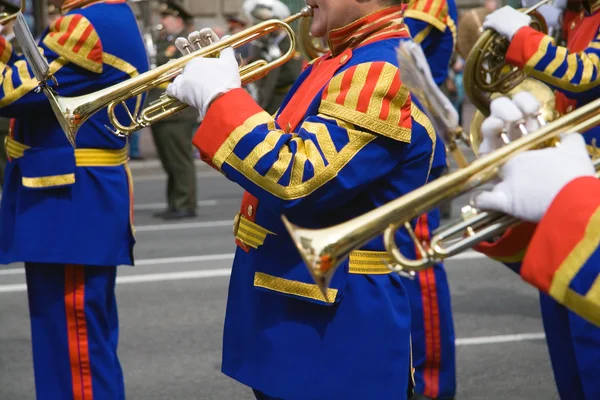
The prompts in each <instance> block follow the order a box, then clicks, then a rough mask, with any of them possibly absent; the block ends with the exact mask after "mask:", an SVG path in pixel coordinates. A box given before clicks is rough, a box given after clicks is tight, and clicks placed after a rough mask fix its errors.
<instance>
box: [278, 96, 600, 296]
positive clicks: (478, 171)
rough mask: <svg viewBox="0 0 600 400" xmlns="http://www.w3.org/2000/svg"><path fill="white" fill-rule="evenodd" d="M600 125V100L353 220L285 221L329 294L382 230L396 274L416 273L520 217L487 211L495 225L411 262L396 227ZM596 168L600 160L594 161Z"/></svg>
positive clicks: (422, 254) (312, 272)
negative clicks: (561, 139) (528, 155)
mask: <svg viewBox="0 0 600 400" xmlns="http://www.w3.org/2000/svg"><path fill="white" fill-rule="evenodd" d="M597 125H600V99H598V100H595V101H593V102H591V103H589V104H587V105H586V106H584V107H582V108H580V109H578V110H576V111H574V112H572V113H570V114H567V115H565V116H563V117H560V118H558V119H556V120H554V121H553V122H550V123H548V124H546V125H545V126H543V127H542V128H540V129H539V130H537V131H535V132H532V133H529V134H527V135H525V136H523V137H521V138H519V139H517V140H515V141H513V142H512V143H509V144H507V145H506V146H504V147H502V148H500V149H498V150H496V151H494V152H492V153H490V154H488V155H486V156H483V157H481V158H479V159H477V160H475V161H474V162H472V163H471V164H470V165H468V166H466V167H465V168H463V169H459V170H458V171H455V172H453V173H451V174H448V175H445V176H442V177H440V178H438V179H436V180H435V181H433V182H431V183H429V184H427V185H425V186H422V187H420V188H419V189H416V190H414V191H412V192H410V193H408V194H406V195H404V196H402V197H400V198H398V199H396V200H393V201H391V202H389V203H387V204H385V205H383V206H381V207H378V208H376V209H374V210H372V211H370V212H368V213H366V214H363V215H361V216H359V217H357V218H354V219H352V220H350V221H347V222H344V223H342V224H339V225H336V226H332V227H329V228H324V229H304V228H300V227H298V226H296V225H293V224H291V223H290V222H289V221H288V220H287V219H286V218H285V217H282V218H283V222H284V224H285V226H286V228H287V229H288V231H289V233H290V236H291V237H292V239H293V240H294V243H295V245H296V247H297V249H298V251H299V252H300V254H301V256H302V258H303V259H304V261H305V263H306V265H307V266H308V270H309V272H310V274H311V275H312V277H313V279H314V280H315V282H316V284H317V285H318V286H319V288H320V289H321V290H322V291H323V292H325V289H326V288H327V287H328V286H329V282H330V281H331V278H332V277H333V275H334V273H335V271H336V269H337V267H338V266H339V265H340V263H341V262H342V261H343V260H344V259H346V258H347V257H348V256H349V254H350V252H351V251H352V250H355V249H357V248H359V247H360V246H361V245H363V244H365V243H367V242H369V241H370V240H371V239H373V238H375V237H376V236H378V235H380V234H381V233H383V238H384V243H385V247H386V250H387V252H388V253H389V254H390V256H391V257H392V259H393V260H394V261H396V262H398V264H399V265H395V266H392V265H390V269H392V271H394V272H398V273H401V272H408V273H413V274H414V272H415V271H419V270H422V269H425V268H428V267H429V266H431V265H433V264H434V263H436V262H439V261H442V260H443V259H445V258H447V257H449V256H451V255H453V254H456V253H458V252H460V251H462V250H465V249H467V248H470V247H472V246H473V245H474V244H477V243H479V242H481V241H483V240H486V239H489V238H490V237H492V236H493V235H496V234H498V233H500V232H502V231H503V230H505V229H506V227H507V226H510V224H513V223H517V222H518V221H517V220H516V219H515V218H512V217H509V216H506V215H503V214H501V213H486V214H487V216H486V218H484V219H485V220H486V223H488V222H489V219H488V218H492V217H494V218H495V221H496V222H497V223H496V224H487V225H488V226H487V228H486V229H483V230H481V231H475V230H472V231H471V232H470V233H469V234H468V235H467V237H466V238H464V239H463V242H462V243H457V244H456V245H455V246H454V247H453V248H452V249H450V250H449V251H445V250H440V249H438V248H436V246H435V245H433V246H432V247H431V248H429V249H424V248H420V249H419V252H420V253H421V256H422V259H420V260H414V261H412V262H408V263H407V262H406V260H405V259H404V257H403V255H402V254H401V252H400V249H399V248H398V245H397V244H396V242H395V234H396V231H397V230H398V229H399V228H400V227H402V226H404V225H405V224H408V223H410V221H412V220H414V219H415V218H417V217H418V216H420V215H422V214H423V213H425V212H427V211H428V210H430V209H431V208H434V207H435V206H437V205H438V204H440V203H441V202H442V201H445V200H448V199H451V198H454V197H456V196H458V195H461V194H463V193H466V192H468V191H469V190H472V189H474V188H477V187H479V186H481V185H483V184H485V183H487V182H489V181H491V180H492V179H494V178H495V177H496V176H497V172H498V170H499V168H500V167H501V166H502V164H504V163H505V162H506V161H508V160H509V159H510V158H512V157H514V156H515V155H517V154H519V153H521V152H523V151H527V150H532V149H536V148H540V147H547V146H549V145H552V144H553V143H554V141H555V140H556V139H557V138H558V136H559V135H560V134H561V133H563V132H580V133H582V132H585V131H587V130H589V129H591V128H593V127H595V126H597ZM595 166H596V171H599V170H600V161H598V160H596V161H595Z"/></svg>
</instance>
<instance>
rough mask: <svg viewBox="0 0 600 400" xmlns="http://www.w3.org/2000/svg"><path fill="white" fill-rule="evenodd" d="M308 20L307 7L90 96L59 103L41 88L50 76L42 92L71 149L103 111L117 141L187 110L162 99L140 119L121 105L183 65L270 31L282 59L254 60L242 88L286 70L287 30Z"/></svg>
mask: <svg viewBox="0 0 600 400" xmlns="http://www.w3.org/2000/svg"><path fill="white" fill-rule="evenodd" d="M312 15H313V9H312V7H310V6H306V7H304V8H303V9H302V10H301V11H300V12H299V13H297V14H295V15H292V16H290V17H288V18H286V19H284V20H276V19H273V20H268V21H265V22H262V23H260V24H257V25H254V26H253V27H251V28H248V29H246V30H244V31H241V32H239V33H237V34H235V35H232V36H230V37H229V38H227V39H224V40H221V41H219V42H216V43H213V44H211V45H209V46H206V47H204V48H201V49H199V50H196V51H194V52H192V53H189V54H187V55H184V56H182V57H181V58H178V59H175V60H173V61H171V62H170V63H168V64H165V65H163V66H160V67H158V68H155V69H153V70H150V71H148V72H145V73H143V74H141V75H138V76H136V77H134V78H131V79H128V80H126V81H124V82H121V83H119V84H116V85H113V86H111V87H108V88H106V89H102V90H99V91H97V92H94V93H90V94H86V95H82V96H78V97H61V96H59V95H58V94H57V93H56V92H55V91H54V90H53V89H52V88H50V86H49V85H47V84H45V82H46V81H48V80H49V79H50V78H51V77H49V76H48V77H46V78H45V79H44V81H43V82H42V83H41V89H42V90H43V91H44V93H45V94H46V96H47V97H48V99H49V101H50V105H51V106H52V109H53V111H54V113H55V115H56V118H57V119H58V122H59V123H60V125H61V127H62V129H63V131H64V132H65V135H66V136H67V139H68V140H69V142H70V143H71V145H73V146H75V138H76V135H77V131H78V130H79V128H80V127H81V125H82V124H83V123H84V122H86V121H87V120H88V119H89V118H90V117H91V116H92V115H94V114H95V113H97V112H98V111H100V110H102V109H104V108H107V112H108V116H109V120H110V122H111V124H112V128H110V127H107V128H108V129H109V130H110V131H111V132H112V133H113V134H115V135H117V136H121V137H122V136H127V135H128V134H131V133H133V132H135V131H137V130H139V129H141V128H144V127H146V126H150V125H152V124H154V123H156V122H158V121H161V120H163V119H165V118H167V117H170V116H171V115H173V114H176V113H178V112H179V111H181V110H183V109H184V108H186V107H188V105H187V104H184V103H181V102H179V101H178V100H176V99H174V98H172V97H170V96H167V95H166V94H163V96H161V98H159V99H158V100H157V101H156V102H154V103H151V104H150V105H149V106H148V107H147V108H145V109H143V110H141V112H140V113H139V114H137V115H134V114H133V113H132V112H131V111H130V110H129V108H128V107H127V104H126V103H125V101H127V100H129V99H133V98H136V97H137V96H139V95H141V94H143V93H145V92H147V91H149V90H151V89H154V88H157V87H159V86H160V85H161V84H164V83H168V82H170V81H172V80H173V79H174V78H175V77H177V76H178V75H179V74H181V72H182V71H183V68H184V67H185V65H186V64H187V63H188V62H190V61H191V60H192V59H194V58H196V57H215V56H217V55H218V54H219V52H220V51H222V50H223V49H225V48H228V47H233V48H234V49H235V48H239V47H241V46H243V45H245V44H247V43H250V42H252V41H254V40H256V39H258V38H260V37H262V36H265V35H267V34H269V33H271V32H273V31H275V30H279V29H283V30H284V31H285V32H286V33H287V34H288V35H289V36H290V39H291V44H290V48H289V49H288V51H287V52H286V53H284V54H282V55H281V56H280V57H279V58H277V59H275V60H273V61H271V62H267V61H266V60H258V61H255V62H254V63H252V64H249V65H246V66H244V67H242V68H241V69H240V75H241V81H242V84H247V83H250V82H253V81H255V80H258V79H260V78H262V77H264V76H265V75H266V74H267V73H268V72H269V71H271V70H273V69H275V68H277V67H279V66H281V65H282V64H285V63H286V62H287V61H289V60H291V59H292V58H293V56H294V52H295V47H296V35H295V33H294V30H293V29H292V28H291V27H290V24H291V23H292V22H294V21H296V20H298V19H300V18H304V17H310V16H312ZM119 105H122V106H123V107H125V110H126V112H127V115H128V117H129V118H130V120H131V121H130V123H129V124H128V125H126V124H122V123H121V122H120V121H119V120H118V118H117V116H116V114H115V110H116V107H117V106H119Z"/></svg>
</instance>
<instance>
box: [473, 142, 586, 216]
mask: <svg viewBox="0 0 600 400" xmlns="http://www.w3.org/2000/svg"><path fill="white" fill-rule="evenodd" d="M561 139H562V140H561V144H560V146H559V147H552V148H547V149H542V150H531V151H526V152H523V153H521V154H518V155H516V156H515V157H513V158H512V159H510V160H509V161H508V162H507V163H506V164H504V165H503V166H502V168H500V177H501V179H502V181H501V182H500V183H498V184H497V185H496V186H495V187H494V188H493V190H492V191H489V192H483V193H481V194H479V195H478V196H476V197H475V206H476V207H477V208H481V209H484V210H496V211H501V212H504V213H506V214H510V215H512V216H514V217H517V218H519V219H521V220H525V221H531V222H539V221H540V220H541V219H542V217H543V216H544V214H545V213H546V211H547V210H548V207H550V204H552V201H553V200H554V198H555V197H556V195H557V194H558V193H559V192H560V190H561V189H562V188H563V187H564V186H565V185H566V184H567V183H569V182H570V181H572V180H573V179H575V178H579V177H582V176H594V175H595V170H594V167H593V165H592V162H591V160H590V158H589V155H588V152H587V150H586V147H585V141H584V140H583V137H582V136H581V135H580V134H577V133H571V134H567V135H563V136H562V137H561Z"/></svg>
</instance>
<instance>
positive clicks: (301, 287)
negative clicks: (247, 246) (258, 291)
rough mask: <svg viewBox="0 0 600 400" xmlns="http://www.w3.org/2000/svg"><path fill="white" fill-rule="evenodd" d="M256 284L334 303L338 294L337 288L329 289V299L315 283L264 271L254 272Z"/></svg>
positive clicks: (280, 291) (275, 290) (256, 285)
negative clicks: (293, 279) (281, 276)
mask: <svg viewBox="0 0 600 400" xmlns="http://www.w3.org/2000/svg"><path fill="white" fill-rule="evenodd" d="M254 286H255V287H261V288H265V289H269V290H273V291H274V292H279V293H285V294H293V295H295V296H299V297H306V298H308V299H313V300H319V301H324V302H326V303H333V302H334V301H335V298H336V296H337V293H338V290H337V289H327V299H326V298H325V297H324V296H323V294H322V293H321V290H320V289H319V287H318V286H317V285H315V284H311V283H304V282H298V281H292V280H290V279H285V278H279V277H276V276H272V275H268V274H265V273H263V272H255V273H254Z"/></svg>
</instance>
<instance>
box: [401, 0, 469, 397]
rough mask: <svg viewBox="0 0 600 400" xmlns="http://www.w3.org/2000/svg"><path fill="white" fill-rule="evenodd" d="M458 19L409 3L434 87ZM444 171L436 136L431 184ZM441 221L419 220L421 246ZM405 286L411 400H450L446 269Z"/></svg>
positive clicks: (412, 28) (414, 0)
mask: <svg viewBox="0 0 600 400" xmlns="http://www.w3.org/2000/svg"><path fill="white" fill-rule="evenodd" d="M457 19H458V11H457V9H456V4H455V2H454V0H435V1H427V0H411V1H410V2H409V4H408V6H407V8H406V10H405V11H404V23H405V24H406V26H407V28H408V29H409V32H410V34H411V37H412V38H413V40H414V41H415V42H416V43H419V44H420V45H421V48H422V49H423V53H424V54H425V57H426V58H427V63H428V64H429V69H430V71H431V74H432V76H433V79H434V81H435V83H436V84H437V85H438V86H440V87H442V88H444V89H446V80H447V79H448V73H449V65H450V59H451V58H452V54H453V52H454V46H455V44H456V21H457ZM446 169H447V164H446V155H445V148H444V143H443V140H442V139H441V138H440V137H439V135H438V141H437V145H436V157H435V160H434V163H433V165H432V166H431V174H430V177H429V181H432V180H434V179H436V178H438V177H440V176H441V175H443V173H444V172H445V170H446ZM446 206H447V207H450V204H447V205H446ZM440 219H441V213H440V210H439V209H435V210H433V211H431V212H429V213H427V214H425V215H423V216H421V217H420V218H419V220H418V222H417V227H416V232H415V234H416V235H417V237H418V238H419V240H421V241H422V242H425V243H428V242H429V240H430V239H431V237H430V234H431V232H433V231H434V230H435V229H437V228H438V227H439V225H440ZM403 283H404V286H405V287H406V290H407V291H408V294H409V298H410V303H411V316H412V325H411V326H412V328H411V333H412V335H411V338H412V344H413V365H414V368H415V383H416V386H415V396H413V399H416V400H418V399H452V398H454V395H455V394H456V355H455V346H454V341H455V336H454V323H453V320H452V307H451V298H450V287H449V285H448V277H447V276H446V271H445V270H444V266H443V264H442V263H439V264H436V265H435V266H434V267H433V268H429V269H427V270H425V271H421V272H419V273H417V276H416V277H415V278H413V279H409V278H403Z"/></svg>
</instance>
